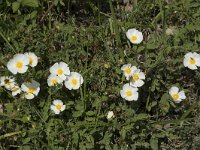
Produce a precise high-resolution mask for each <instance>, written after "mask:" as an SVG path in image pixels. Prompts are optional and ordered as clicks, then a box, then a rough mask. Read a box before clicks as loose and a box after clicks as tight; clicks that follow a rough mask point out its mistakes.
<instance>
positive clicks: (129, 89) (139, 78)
mask: <svg viewBox="0 0 200 150" xmlns="http://www.w3.org/2000/svg"><path fill="white" fill-rule="evenodd" d="M121 70H122V71H123V74H124V76H125V77H126V80H129V81H130V83H126V84H125V85H124V86H123V89H122V90H121V91H120V94H121V96H122V98H124V99H126V100H128V101H133V100H135V101H136V100H137V99H138V87H141V86H142V85H144V81H143V80H144V79H145V74H144V73H143V72H142V71H141V70H140V69H138V68H137V67H136V66H131V64H126V65H123V66H122V67H121Z"/></svg>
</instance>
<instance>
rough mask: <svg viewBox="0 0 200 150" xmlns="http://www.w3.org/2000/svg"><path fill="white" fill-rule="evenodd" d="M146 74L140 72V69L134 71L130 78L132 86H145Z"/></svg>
mask: <svg viewBox="0 0 200 150" xmlns="http://www.w3.org/2000/svg"><path fill="white" fill-rule="evenodd" d="M144 79H145V74H144V73H143V72H141V71H140V69H136V70H134V72H133V74H132V75H131V77H130V80H131V82H130V85H131V86H134V87H141V86H142V85H144V81H143V80H144Z"/></svg>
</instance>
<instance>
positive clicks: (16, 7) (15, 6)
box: [12, 2, 20, 12]
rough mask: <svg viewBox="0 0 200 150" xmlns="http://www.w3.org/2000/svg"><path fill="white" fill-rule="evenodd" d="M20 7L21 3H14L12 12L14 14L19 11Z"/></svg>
mask: <svg viewBox="0 0 200 150" xmlns="http://www.w3.org/2000/svg"><path fill="white" fill-rule="evenodd" d="M19 7H20V3H19V2H13V3H12V10H13V12H16V11H18V9H19Z"/></svg>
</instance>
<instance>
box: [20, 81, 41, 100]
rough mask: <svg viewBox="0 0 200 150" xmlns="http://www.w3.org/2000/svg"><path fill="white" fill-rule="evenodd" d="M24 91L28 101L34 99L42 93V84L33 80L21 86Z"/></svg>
mask: <svg viewBox="0 0 200 150" xmlns="http://www.w3.org/2000/svg"><path fill="white" fill-rule="evenodd" d="M21 89H22V91H24V92H25V98H26V99H33V98H34V97H35V96H37V95H38V93H39V91H40V84H39V83H38V82H37V81H34V80H31V81H30V82H25V83H23V84H22V85H21Z"/></svg>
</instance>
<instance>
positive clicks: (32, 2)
mask: <svg viewBox="0 0 200 150" xmlns="http://www.w3.org/2000/svg"><path fill="white" fill-rule="evenodd" d="M21 4H22V5H23V6H29V7H38V6H39V4H38V0H22V1H21Z"/></svg>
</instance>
